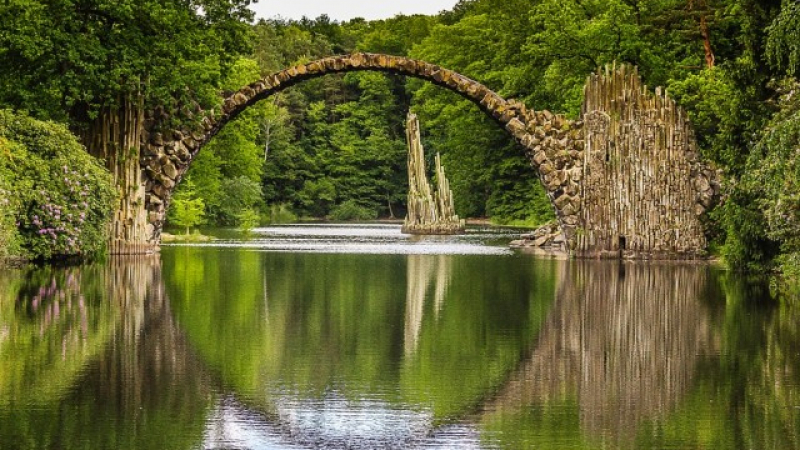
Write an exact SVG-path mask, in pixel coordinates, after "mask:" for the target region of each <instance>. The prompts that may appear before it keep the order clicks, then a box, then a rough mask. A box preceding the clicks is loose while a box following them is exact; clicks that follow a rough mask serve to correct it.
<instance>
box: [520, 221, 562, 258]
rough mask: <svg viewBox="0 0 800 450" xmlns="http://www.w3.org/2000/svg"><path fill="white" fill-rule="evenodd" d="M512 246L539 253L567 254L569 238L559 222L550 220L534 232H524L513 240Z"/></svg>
mask: <svg viewBox="0 0 800 450" xmlns="http://www.w3.org/2000/svg"><path fill="white" fill-rule="evenodd" d="M509 245H510V246H511V247H512V248H520V249H527V250H534V251H535V252H536V253H539V254H552V255H554V256H561V255H567V239H566V237H565V236H564V232H562V231H561V227H560V226H558V222H555V221H553V222H548V223H546V224H544V225H542V226H541V227H539V228H537V229H536V230H535V231H533V232H532V233H528V234H523V235H522V236H520V238H519V239H517V240H514V241H511V243H510V244H509Z"/></svg>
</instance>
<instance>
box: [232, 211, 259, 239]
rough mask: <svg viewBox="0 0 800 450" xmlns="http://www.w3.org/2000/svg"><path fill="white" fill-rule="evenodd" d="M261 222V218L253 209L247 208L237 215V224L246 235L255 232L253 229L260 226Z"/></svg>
mask: <svg viewBox="0 0 800 450" xmlns="http://www.w3.org/2000/svg"><path fill="white" fill-rule="evenodd" d="M260 220H261V216H259V214H258V212H257V211H255V210H254V209H252V208H247V209H245V210H243V211H241V212H240V213H239V214H237V215H236V222H237V224H238V225H239V229H241V230H242V231H244V232H245V234H249V233H250V232H251V231H253V228H255V227H257V226H258V222H259V221H260Z"/></svg>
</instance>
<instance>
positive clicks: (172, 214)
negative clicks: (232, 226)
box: [168, 179, 205, 235]
mask: <svg viewBox="0 0 800 450" xmlns="http://www.w3.org/2000/svg"><path fill="white" fill-rule="evenodd" d="M183 184H184V188H183V189H182V190H181V191H180V192H179V193H176V194H175V196H174V197H173V198H172V205H171V208H170V210H169V217H168V219H169V221H170V223H172V224H175V225H177V226H179V227H185V228H186V234H187V235H188V234H189V230H190V229H191V228H192V227H196V226H197V225H200V224H201V223H203V216H204V215H205V204H204V203H203V199H202V198H200V197H198V195H197V192H196V191H195V187H194V183H192V181H191V180H189V179H187V180H184V182H183Z"/></svg>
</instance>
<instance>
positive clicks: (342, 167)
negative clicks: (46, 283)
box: [0, 0, 800, 276]
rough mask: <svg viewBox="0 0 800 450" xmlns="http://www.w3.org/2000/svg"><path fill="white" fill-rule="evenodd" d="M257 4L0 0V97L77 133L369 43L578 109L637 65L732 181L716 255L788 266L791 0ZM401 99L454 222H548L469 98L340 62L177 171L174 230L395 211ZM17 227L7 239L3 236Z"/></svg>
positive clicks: (213, 98) (795, 252)
mask: <svg viewBox="0 0 800 450" xmlns="http://www.w3.org/2000/svg"><path fill="white" fill-rule="evenodd" d="M248 5H249V1H245V0H192V1H186V2H184V1H180V2H179V1H155V0H147V1H138V2H134V1H122V2H119V1H110V0H91V1H90V0H72V1H67V0H63V1H56V0H10V1H7V2H5V3H3V4H2V5H0V23H2V24H3V26H2V27H0V60H2V61H3V65H2V68H0V108H2V109H8V110H12V111H14V114H18V115H21V116H31V117H32V118H35V119H39V120H49V121H56V122H61V123H63V124H65V125H67V126H68V127H69V128H70V129H71V130H73V132H75V133H76V134H78V135H79V136H81V135H84V136H85V135H86V133H87V130H92V126H93V125H92V124H94V123H97V122H98V121H102V120H105V121H106V122H109V121H110V120H111V119H109V117H112V118H113V114H114V113H115V111H118V110H122V109H125V108H130V107H131V105H133V106H134V107H135V108H140V109H143V110H146V111H153V110H159V109H160V110H166V111H175V112H176V114H172V120H174V121H181V120H184V121H185V120H191V114H190V113H187V110H188V109H189V108H187V107H186V106H187V105H192V104H194V105H199V106H201V107H204V108H207V107H213V106H214V105H215V104H216V103H217V102H219V101H220V100H219V99H220V98H222V95H223V94H225V93H226V92H231V91H233V90H236V89H238V88H239V87H241V86H243V85H245V84H247V83H249V82H252V81H254V80H256V79H257V78H259V77H260V76H263V75H266V74H269V73H272V72H275V71H277V70H280V69H281V68H284V67H287V66H290V65H294V64H297V63H302V62H307V61H310V60H314V59H317V58H320V57H324V56H328V55H334V54H343V53H348V52H352V51H367V52H381V53H388V54H394V55H400V56H410V57H413V58H419V59H423V60H426V61H428V62H431V63H435V64H439V65H441V66H444V67H447V68H449V69H452V70H455V71H458V72H460V73H462V74H464V75H466V76H469V77H471V78H473V79H475V80H477V81H479V82H482V83H484V84H486V85H487V86H488V87H490V88H492V89H494V90H495V91H497V92H498V93H499V94H500V95H501V96H503V97H505V98H516V99H519V100H521V101H522V102H524V103H525V104H526V105H528V107H531V108H535V109H537V110H541V109H547V110H550V111H553V112H558V113H564V114H566V115H568V116H570V117H573V118H574V117H577V115H578V114H579V111H580V105H581V102H582V98H581V95H582V89H583V84H584V82H585V79H586V76H587V74H589V73H590V72H592V71H593V70H595V69H596V68H597V67H600V66H603V65H605V64H610V63H613V62H617V63H628V64H634V65H637V66H638V67H639V71H640V73H641V74H642V76H643V78H644V80H645V82H646V83H647V84H648V85H650V86H664V87H665V88H666V89H667V90H668V92H669V93H670V95H671V96H673V97H674V98H676V99H677V100H678V102H679V103H680V104H681V105H682V106H683V107H684V108H685V109H686V110H687V112H688V114H689V116H690V117H691V120H692V122H693V124H694V126H695V129H696V133H697V136H698V139H699V142H700V146H701V148H702V152H703V156H704V157H705V158H706V159H707V160H709V161H710V162H712V163H713V164H714V165H715V166H716V167H717V168H719V169H721V170H722V171H723V173H724V175H725V192H724V195H723V199H722V201H721V202H720V205H719V206H718V207H717V208H716V209H715V210H714V211H712V213H711V214H710V215H709V217H708V220H707V224H706V225H707V231H708V234H709V237H710V238H711V242H713V246H714V247H713V251H714V252H715V253H719V254H720V255H722V256H723V257H724V258H725V260H726V261H727V262H728V263H729V264H730V265H731V266H732V267H737V268H743V269H751V270H763V269H768V268H775V267H780V268H782V269H783V270H784V271H785V272H787V273H789V272H791V273H792V274H793V275H795V276H800V187H799V186H798V183H800V167H798V166H797V165H796V160H797V158H796V155H797V152H798V151H800V99H798V88H799V87H800V84H798V78H797V77H798V75H799V73H798V69H800V4H799V3H798V2H796V1H787V0H783V1H780V0H771V1H770V0H765V1H756V0H608V1H605V0H604V1H600V0H461V1H459V2H458V3H457V4H456V5H455V6H454V8H453V9H452V10H449V11H442V12H441V13H440V14H438V15H436V16H422V15H416V16H397V17H394V18H391V19H387V20H380V21H365V20H363V19H353V20H350V21H347V22H343V23H338V22H335V21H332V20H330V19H329V18H328V17H326V16H321V17H318V18H315V19H303V20H299V21H285V20H259V21H254V18H253V15H252V13H251V12H250V11H249V9H248V8H247V6H248ZM409 110H411V111H413V112H415V113H416V114H417V115H418V116H419V118H420V121H421V128H422V132H423V142H424V144H425V146H426V149H427V150H428V154H429V155H433V154H435V153H436V152H440V153H441V155H442V160H443V163H444V165H445V166H446V167H447V171H448V174H449V176H450V178H451V183H452V187H453V189H454V191H455V198H456V210H457V213H458V214H459V215H461V216H462V217H489V218H491V219H492V220H493V221H495V222H497V223H517V224H526V225H531V226H533V225H536V224H540V223H543V222H546V221H547V220H550V218H551V217H552V212H551V210H550V206H549V204H548V202H547V199H546V198H545V196H544V194H543V191H542V189H541V187H540V185H539V182H538V180H537V178H536V174H535V173H534V172H533V170H531V169H530V166H529V163H528V161H527V160H526V158H525V157H524V155H523V154H522V151H521V149H520V148H519V147H518V146H517V145H516V144H515V143H514V142H513V140H512V139H511V138H510V137H509V136H508V135H507V134H506V133H505V132H504V131H503V130H502V129H500V128H499V127H497V125H496V124H495V123H494V122H492V120H491V119H490V118H488V117H487V116H485V115H484V114H482V113H481V112H480V111H479V110H478V109H477V107H475V106H474V105H472V104H471V103H469V102H468V101H466V100H463V99H461V98H460V97H458V96H457V95H455V94H453V93H450V92H447V91H445V90H443V89H441V88H438V87H436V86H433V85H431V84H428V83H425V82H423V81H419V80H413V79H405V78H402V77H399V76H394V75H384V74H379V73H350V74H345V75H329V76H326V77H324V78H320V79H315V80H310V81H308V82H306V83H303V84H301V85H299V86H296V87H294V88H292V89H290V90H288V91H285V92H284V93H281V94H279V95H276V96H274V97H272V98H271V99H270V100H268V101H264V102H262V103H260V104H259V105H258V106H257V107H254V108H250V109H249V110H248V111H247V112H246V113H245V114H243V115H242V116H240V117H239V118H238V119H237V120H236V121H235V122H234V123H231V124H230V125H228V126H227V127H226V128H225V129H224V130H223V131H222V132H221V133H220V134H219V135H218V136H217V137H216V138H215V139H214V140H213V141H212V143H211V144H209V145H208V146H207V147H205V148H204V149H203V151H202V152H201V153H200V155H199V157H198V159H197V160H196V161H195V163H194V164H193V166H192V169H191V171H190V172H189V175H188V176H187V177H186V178H185V179H184V181H183V183H182V184H181V186H180V188H179V191H178V194H177V195H176V197H175V200H174V205H173V206H174V208H173V210H174V213H173V214H172V216H171V217H172V221H173V223H174V224H183V223H186V222H187V220H188V221H189V222H191V221H193V220H194V219H196V218H197V215H198V214H197V213H198V212H199V211H202V212H204V214H203V216H204V218H205V220H206V222H207V223H209V224H214V225H238V226H241V225H245V226H248V225H250V226H251V225H252V224H254V223H259V222H261V223H264V222H266V221H270V220H272V221H279V220H287V219H291V218H293V217H316V218H320V217H327V218H331V219H334V220H347V219H373V218H377V217H395V218H400V217H402V216H403V214H404V203H405V196H406V190H407V186H406V184H407V179H406V173H405V166H406V150H405V142H404V140H405V133H404V129H403V127H404V119H405V115H406V113H407V112H408V111H409ZM182 112H183V114H182ZM8 114H11V113H10V112H9V113H8ZM109 123H110V122H109ZM2 126H3V124H0V127H2ZM7 134H8V133H6V135H7ZM9 146H10V144H4V141H3V140H0V150H4V151H2V152H0V158H3V161H2V164H1V165H0V166H2V170H0V173H2V174H3V176H2V179H0V187H3V186H5V187H3V189H5V190H3V191H0V195H3V196H5V197H8V196H9V195H8V194H7V193H8V192H11V191H13V189H9V187H8V186H6V185H8V184H11V185H13V184H14V183H16V181H15V177H14V173H13V172H14V170H13V167H14V162H13V161H14V158H13V157H12V156H10V155H11V152H10V151H8V150H6V149H7V148H10V147H9ZM90 150H91V149H90ZM11 197H13V196H11ZM0 201H3V199H0ZM7 203H8V202H7ZM16 203H20V202H16ZM31 205H32V204H31ZM31 205H28V206H27V208H28V210H29V209H30V208H32V207H35V205H34V206H31ZM20 208H22V207H21V206H18V207H17V209H18V210H20ZM22 209H24V208H22ZM175 213H177V214H175ZM17 214H18V215H23V216H24V215H26V214H28V212H27V211H23V210H20V211H18V212H17ZM5 216H6V215H5V214H4V217H5ZM192 216H194V217H192ZM6 222H8V223H5V222H4V224H3V226H4V227H5V229H8V228H13V226H14V223H11V221H6ZM11 231H12V232H10V234H9V233H6V232H5V231H4V232H2V233H0V239H3V240H6V241H13V236H11V237H4V236H7V235H9V236H10V235H13V230H11ZM29 231H30V232H35V231H36V230H34V229H32V230H29ZM4 233H5V234H4ZM21 233H22V234H23V235H24V230H23V232H21Z"/></svg>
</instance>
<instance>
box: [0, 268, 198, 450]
mask: <svg viewBox="0 0 800 450" xmlns="http://www.w3.org/2000/svg"><path fill="white" fill-rule="evenodd" d="M15 279H16V280H18V281H10V280H15ZM0 283H6V285H7V286H8V285H11V286H12V287H13V289H10V290H3V292H5V293H10V292H14V294H12V295H13V296H14V297H16V298H12V297H10V296H8V295H6V296H2V294H0V307H2V309H1V310H2V312H3V315H2V316H0V320H2V325H1V326H2V327H3V329H4V330H8V333H7V334H6V337H5V338H4V340H3V341H2V342H0V355H2V356H3V358H2V360H0V363H2V364H3V367H2V370H0V374H2V375H0V377H2V379H3V383H2V388H0V443H10V442H14V443H15V445H14V448H17V449H38V448H42V449H44V448H115V449H125V448H130V449H146V448H153V449H162V448H187V449H188V448H190V447H191V446H192V445H194V444H196V443H198V442H199V441H200V440H201V439H202V434H203V423H204V417H205V411H206V410H207V409H208V407H209V406H210V403H211V399H210V394H209V392H210V391H209V389H208V379H207V377H205V376H204V375H203V372H202V371H198V370H197V364H196V362H195V361H194V360H193V358H192V356H191V352H189V351H188V349H187V348H186V346H185V345H184V344H183V340H182V338H181V336H180V333H179V332H178V331H177V329H176V328H175V326H174V323H173V322H172V319H171V314H170V311H169V302H168V300H167V298H166V296H165V292H164V288H163V285H162V282H161V266H160V260H159V257H158V256H155V257H152V258H137V259H131V260H126V259H115V260H113V261H112V262H111V263H109V264H106V265H94V266H82V267H71V268H46V269H34V270H33V271H28V272H16V273H9V272H3V275H2V277H0ZM7 368H10V369H11V370H6V369H7ZM9 375H10V377H9ZM9 380H10V381H9Z"/></svg>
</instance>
